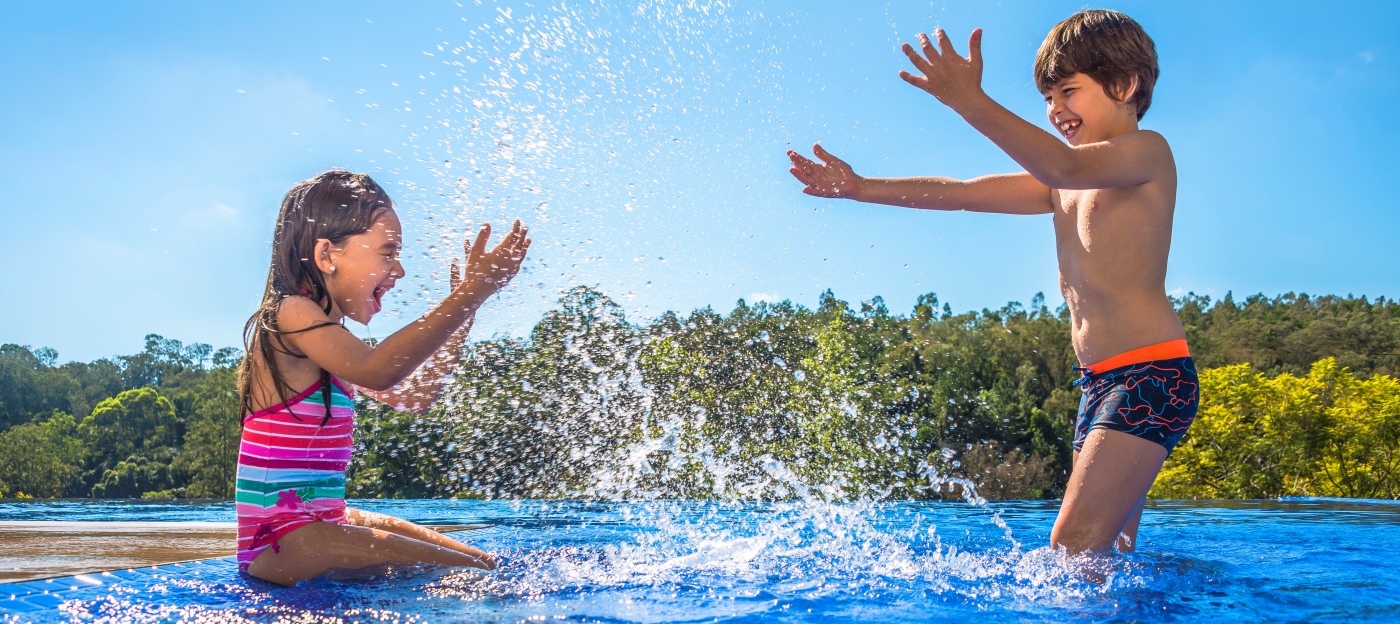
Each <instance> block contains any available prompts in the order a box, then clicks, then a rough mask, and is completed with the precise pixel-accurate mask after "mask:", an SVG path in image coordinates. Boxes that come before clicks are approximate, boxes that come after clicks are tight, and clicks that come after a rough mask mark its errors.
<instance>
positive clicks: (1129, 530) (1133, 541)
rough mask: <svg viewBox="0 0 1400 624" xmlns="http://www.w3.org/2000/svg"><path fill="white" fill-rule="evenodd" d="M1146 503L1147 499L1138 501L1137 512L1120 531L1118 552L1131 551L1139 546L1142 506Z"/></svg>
mask: <svg viewBox="0 0 1400 624" xmlns="http://www.w3.org/2000/svg"><path fill="white" fill-rule="evenodd" d="M1146 504H1147V500H1146V499H1143V501H1142V502H1141V503H1138V509H1137V513H1135V514H1133V517H1132V518H1131V519H1129V520H1128V526H1125V527H1123V530H1122V531H1119V532H1118V552H1122V553H1130V552H1133V550H1135V549H1136V548H1137V529H1138V523H1139V522H1141V521H1142V508H1143V506H1145V505H1146Z"/></svg>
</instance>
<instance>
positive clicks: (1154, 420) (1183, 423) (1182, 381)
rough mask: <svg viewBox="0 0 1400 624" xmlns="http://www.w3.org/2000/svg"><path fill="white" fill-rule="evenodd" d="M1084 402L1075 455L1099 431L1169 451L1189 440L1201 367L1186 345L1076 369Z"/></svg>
mask: <svg viewBox="0 0 1400 624" xmlns="http://www.w3.org/2000/svg"><path fill="white" fill-rule="evenodd" d="M1075 370H1078V371H1080V372H1081V373H1082V374H1083V377H1081V378H1080V379H1078V380H1076V381H1075V385H1079V386H1081V387H1082V390H1083V392H1084V397H1083V398H1082V399H1080V401H1079V418H1078V419H1077V420H1076V422H1075V427H1074V450H1076V451H1078V450H1082V449H1083V447H1084V439H1085V438H1086V437H1088V435H1089V431H1091V430H1093V429H1111V430H1113V431H1122V432H1123V433H1127V434H1131V435H1134V436H1137V437H1139V438H1142V439H1144V440H1151V441H1153V442H1156V443H1158V444H1161V445H1162V446H1164V447H1166V448H1167V454H1168V455H1171V451H1172V449H1173V448H1174V447H1176V444H1177V442H1180V441H1181V438H1182V436H1184V435H1186V429H1187V428H1189V427H1190V426H1191V422H1192V421H1194V420H1195V419H1196V408H1197V407H1198V405H1199V403H1198V395H1197V388H1198V382H1197V380H1196V364H1195V363H1194V362H1193V361H1192V360H1191V353H1190V351H1189V350H1188V349H1187V347H1186V341H1185V340H1172V341H1168V342H1163V343H1160V344H1155V345H1151V346H1148V347H1143V348H1141V349H1134V350H1132V351H1129V352H1127V353H1124V354H1121V355H1117V356H1114V357H1111V358H1109V359H1107V360H1104V361H1103V362H1099V363H1098V364H1095V365H1093V366H1085V367H1075Z"/></svg>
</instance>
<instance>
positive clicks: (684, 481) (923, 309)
mask: <svg viewBox="0 0 1400 624" xmlns="http://www.w3.org/2000/svg"><path fill="white" fill-rule="evenodd" d="M1177 308H1178V312H1179V314H1180V316H1181V318H1182V321H1183V323H1184V324H1185V325H1186V328H1187V334H1188V340H1189V341H1190V343H1191V347H1192V352H1193V355H1194V356H1195V358H1196V360H1197V365H1198V368H1199V369H1201V370H1202V397H1203V403H1202V409H1201V415H1200V417H1199V419H1198V422H1197V424H1196V425H1195V426H1194V427H1193V429H1192V430H1191V433H1190V434H1189V435H1188V437H1187V438H1186V440H1185V441H1183V442H1182V444H1181V445H1180V446H1179V447H1178V450H1177V451H1176V453H1174V454H1173V456H1172V458H1171V460H1169V462H1168V465H1167V467H1166V468H1165V469H1164V471H1163V475H1162V478H1160V479H1159V480H1158V483H1157V485H1156V487H1155V488H1154V490H1153V495H1154V496H1162V497H1207V498H1217V497H1218V498H1232V497H1261V496H1264V497H1268V496H1280V495H1313V494H1316V495H1333V496H1336V495H1344V496H1362V497H1384V498H1394V497H1395V496H1396V494H1397V491H1400V487H1397V486H1400V482H1397V481H1396V477H1392V476H1391V475H1392V473H1393V468H1395V467H1396V465H1397V462H1400V452H1397V451H1400V443H1398V442H1400V385H1397V382H1396V380H1395V371H1396V370H1397V368H1400V305H1397V304H1396V302H1395V301H1392V300H1387V299H1376V300H1368V299H1366V298H1364V297H1333V296H1325V297H1310V296H1307V295H1294V294H1289V295H1283V296H1279V297H1272V298H1271V297H1265V296H1262V295H1256V296H1253V297H1249V298H1247V299H1244V300H1242V301H1237V300H1235V299H1234V298H1233V297H1231V296H1229V295H1227V296H1226V297H1225V298H1223V299H1221V300H1219V301H1212V300H1211V299H1210V298H1208V297H1203V296H1195V295H1191V296H1187V297H1185V298H1182V299H1180V300H1178V301H1177ZM1069 331H1070V327H1069V318H1068V313H1067V311H1066V310H1065V309H1064V308H1063V307H1060V308H1059V309H1057V310H1051V309H1049V308H1048V307H1047V306H1046V305H1045V302H1044V298H1043V297H1041V296H1039V295H1038V296H1037V297H1035V298H1034V299H1032V301H1031V303H1030V305H1028V306H1023V305H1021V304H1019V303H1011V304H1008V305H1007V306H1005V307H1003V308H1001V309H998V310H981V311H975V312H964V313H954V312H953V311H952V309H951V307H950V306H948V305H947V304H940V302H939V300H938V298H937V297H936V296H934V295H932V294H929V295H924V296H922V297H920V298H919V299H918V301H917V303H916V305H915V306H914V309H913V310H912V311H911V312H910V313H909V314H907V315H899V314H892V313H891V312H890V311H889V310H888V309H887V307H886V306H885V305H884V303H883V301H881V300H880V299H879V298H878V297H877V298H875V299H873V300H871V301H867V302H863V303H860V304H857V305H852V304H849V303H847V302H844V301H840V300H838V299H836V298H835V297H834V296H832V295H831V293H830V292H827V293H825V294H823V295H822V297H821V298H820V300H819V302H818V305H817V307H816V308H815V309H809V308H805V307H803V306H799V305H795V304H792V303H791V302H786V301H785V302H782V303H758V304H756V305H748V304H747V303H746V302H744V301H742V300H741V301H739V302H738V304H737V305H736V307H735V308H734V309H733V310H732V311H731V312H729V313H728V314H721V313H717V312H715V311H714V310H712V309H710V308H704V309H700V310H695V311H693V312H691V313H690V314H689V315H686V316H684V317H682V316H681V315H678V314H674V313H666V314H664V315H662V316H661V317H660V318H657V319H654V320H651V321H648V322H644V323H633V322H631V321H629V320H628V319H627V318H626V317H625V315H624V314H623V312H622V310H621V308H620V307H619V306H618V305H617V304H616V303H615V302H613V301H612V300H611V299H609V298H608V297H607V296H606V295H604V294H603V293H600V292H598V291H596V290H592V289H588V288H578V289H575V290H573V291H571V292H569V293H567V294H566V295H565V296H564V297H563V298H561V300H560V305H559V306H558V307H557V308H556V309H555V310H552V311H550V312H549V313H547V314H546V315H545V317H544V318H543V319H541V321H540V322H539V323H538V324H537V325H536V326H535V328H534V329H533V331H532V332H531V333H530V335H529V336H527V337H525V338H510V337H506V338H497V339H492V340H483V341H478V342H474V343H472V344H471V345H469V349H468V352H467V353H466V354H465V355H464V361H463V364H462V366H460V367H459V372H458V373H457V374H456V377H455V379H454V381H453V383H452V384H451V385H450V386H449V389H448V390H447V391H446V392H445V393H444V397H443V399H442V400H441V401H440V402H439V405H438V406H436V407H435V408H434V410H433V411H432V412H431V413H429V414H427V415H424V416H417V415H412V414H401V413H396V412H393V411H391V410H388V409H386V408H383V407H381V406H378V405H376V404H373V403H372V402H369V401H365V402H362V404H361V405H360V408H359V410H358V416H357V418H358V419H359V423H358V425H357V432H356V447H357V448H356V453H355V459H354V462H353V464H352V466H351V469H350V474H349V485H348V488H349V495H350V496H359V497H445V496H458V497H483V498H499V497H507V498H509V497H572V496H585V497H602V498H607V497H638V496H655V497H690V498H755V499H773V498H785V497H791V496H806V495H818V496H822V497H826V498H834V499H843V498H852V497H857V496H877V497H889V498H939V497H947V496H966V495H967V493H968V491H969V490H968V489H967V488H966V487H965V486H967V485H972V486H974V488H975V491H976V492H977V494H980V495H981V496H984V497H987V498H998V499H1007V498H1039V497H1055V496H1058V495H1059V494H1060V493H1061V492H1062V491H1063V487H1064V483H1065V480H1066V478H1067V476H1068V470H1069V467H1070V461H1071V460H1070V457H1071V450H1070V446H1069V442H1070V439H1071V436H1072V431H1073V420H1074V416H1075V412H1076V409H1077V407H1078V402H1079V392H1078V390H1077V389H1076V388H1074V387H1073V386H1072V385H1071V383H1072V381H1073V380H1074V379H1075V377H1076V376H1077V373H1075V371H1074V370H1073V369H1072V367H1073V366H1074V365H1075V364H1077V361H1076V360H1075V358H1074V354H1073V350H1072V349H1071V347H1070V341H1069ZM240 357H241V353H240V352H238V351H237V350H235V349H221V350H218V351H215V350H213V349H212V348H210V347H209V346H207V345H201V344H195V345H184V344H182V343H181V342H179V341H176V340H168V339H165V338H163V337H160V336H155V335H152V336H148V337H147V340H146V345H145V348H144V349H143V351H142V352H141V353H138V354H136V355H131V356H123V357H117V358H108V359H101V360H97V361H95V362H91V363H86V364H85V363H78V362H69V363H66V364H62V365H59V364H58V363H57V359H58V357H57V354H56V353H54V352H53V351H52V350H51V349H42V348H41V349H30V348H27V347H21V346H16V345H5V346H3V347H0V493H3V494H4V495H5V496H16V495H19V494H20V493H23V494H24V495H28V496H37V497H50V496H67V497H135V496H146V497H172V496H174V497H189V498H199V497H214V498H222V497H229V496H231V494H232V489H233V470H234V461H235V458H236V455H237V442H238V436H239V427H240V423H239V417H238V414H237V413H236V411H237V397H236V396H235V386H234V371H235V368H236V366H237V364H238V361H239V358H240Z"/></svg>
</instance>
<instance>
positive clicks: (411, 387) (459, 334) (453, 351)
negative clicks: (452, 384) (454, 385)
mask: <svg viewBox="0 0 1400 624" xmlns="http://www.w3.org/2000/svg"><path fill="white" fill-rule="evenodd" d="M473 320H475V318H471V319H467V322H466V323H464V324H463V325H462V327H461V329H458V330H457V331H455V332H453V333H452V335H451V336H449V337H448V338H447V342H444V343H443V344H442V348H440V349H438V350H437V352H435V353H433V355H432V357H429V358H428V361H426V362H424V363H423V365H422V366H419V367H418V370H416V371H413V374H412V375H409V376H408V379H405V380H403V382H401V383H399V384H398V385H396V386H394V387H392V388H390V389H388V390H371V389H368V388H359V391H360V392H362V393H364V395H365V396H368V397H370V398H371V399H374V400H376V401H379V402H380V403H383V404H385V405H388V406H389V407H392V408H394V410H396V411H400V412H412V413H414V414H426V413H428V410H429V409H431V408H432V406H433V403H435V402H437V398H438V396H440V395H441V394H442V389H443V388H444V387H446V386H447V382H448V381H449V380H451V379H452V373H453V371H455V370H456V368H457V362H458V361H460V360H461V359H462V350H463V348H464V347H465V346H466V343H467V332H469V331H471V326H472V321H473Z"/></svg>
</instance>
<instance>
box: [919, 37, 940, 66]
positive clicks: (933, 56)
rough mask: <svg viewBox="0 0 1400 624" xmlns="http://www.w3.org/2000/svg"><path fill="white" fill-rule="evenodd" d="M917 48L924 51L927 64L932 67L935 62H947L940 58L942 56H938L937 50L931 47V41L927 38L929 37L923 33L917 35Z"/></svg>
mask: <svg viewBox="0 0 1400 624" xmlns="http://www.w3.org/2000/svg"><path fill="white" fill-rule="evenodd" d="M934 32H937V31H934ZM919 47H920V48H922V49H923V51H924V56H927V57H928V62H929V64H930V65H932V64H933V63H935V62H937V61H944V60H947V59H944V58H943V57H942V55H940V54H939V53H938V49H937V48H935V47H933V39H931V38H929V36H928V35H927V34H925V33H920V34H919Z"/></svg>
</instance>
